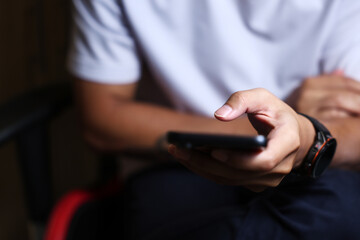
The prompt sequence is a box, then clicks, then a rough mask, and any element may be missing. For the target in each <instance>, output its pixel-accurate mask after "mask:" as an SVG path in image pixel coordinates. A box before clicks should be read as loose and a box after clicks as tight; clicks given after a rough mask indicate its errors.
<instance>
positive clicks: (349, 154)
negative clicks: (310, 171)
mask: <svg viewBox="0 0 360 240" xmlns="http://www.w3.org/2000/svg"><path fill="white" fill-rule="evenodd" d="M288 103H289V104H290V105H291V106H292V107H293V108H294V109H295V110H296V111H298V112H301V113H305V114H307V115H310V116H313V117H315V118H317V119H318V120H319V121H321V122H322V123H323V124H324V125H325V126H326V127H327V128H328V129H329V130H330V132H331V133H332V135H333V136H334V137H335V138H336V139H337V142H338V147H337V151H336V153H335V156H334V159H333V161H332V166H334V167H346V168H350V169H354V167H355V168H359V166H360V148H359V146H360V128H359V124H360V83H359V82H358V81H356V80H353V79H351V78H348V77H346V76H345V75H344V74H343V73H341V71H340V72H339V71H337V72H335V73H333V74H327V75H321V76H317V77H310V78H308V79H306V80H305V81H304V82H303V84H302V85H301V86H300V87H299V88H298V89H296V90H295V91H294V93H293V94H292V95H291V96H290V97H289V99H288Z"/></svg>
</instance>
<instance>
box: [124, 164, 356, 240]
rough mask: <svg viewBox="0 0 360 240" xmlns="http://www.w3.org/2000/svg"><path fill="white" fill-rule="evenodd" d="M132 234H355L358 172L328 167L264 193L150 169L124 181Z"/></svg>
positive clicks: (221, 236) (173, 170) (218, 236)
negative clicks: (321, 173)
mask: <svg viewBox="0 0 360 240" xmlns="http://www.w3.org/2000/svg"><path fill="white" fill-rule="evenodd" d="M127 186H128V188H127V190H126V196H127V201H126V209H127V212H128V214H127V218H128V219H127V222H128V226H127V228H128V230H129V235H130V236H131V237H132V239H317V238H320V237H326V238H327V239H331V237H332V238H333V239H339V238H340V237H341V238H343V239H347V238H349V239H353V238H354V237H356V236H360V231H359V229H358V227H357V223H356V221H354V219H356V217H357V216H359V214H360V208H359V207H358V204H357V203H359V202H360V174H359V173H355V172H347V171H341V170H328V171H327V172H326V174H325V175H324V176H323V177H321V178H319V179H318V180H308V181H301V182H299V181H296V182H291V181H289V182H285V184H283V185H281V186H280V187H277V188H273V189H268V190H266V191H264V192H262V193H260V194H256V193H252V192H250V191H248V190H246V189H244V188H241V187H234V186H222V185H218V184H215V183H213V182H211V181H208V180H206V179H204V178H202V177H199V176H197V175H195V174H192V173H190V172H189V171H187V170H185V169H184V168H182V167H164V168H159V169H153V170H152V171H147V172H144V173H142V174H139V175H138V176H136V177H134V178H133V179H132V180H130V181H129V183H128V184H127Z"/></svg>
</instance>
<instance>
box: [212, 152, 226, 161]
mask: <svg viewBox="0 0 360 240" xmlns="http://www.w3.org/2000/svg"><path fill="white" fill-rule="evenodd" d="M211 156H212V157H213V158H215V159H217V160H219V161H221V162H226V161H227V160H228V159H229V155H228V154H227V153H225V152H224V151H218V150H214V151H212V152H211Z"/></svg>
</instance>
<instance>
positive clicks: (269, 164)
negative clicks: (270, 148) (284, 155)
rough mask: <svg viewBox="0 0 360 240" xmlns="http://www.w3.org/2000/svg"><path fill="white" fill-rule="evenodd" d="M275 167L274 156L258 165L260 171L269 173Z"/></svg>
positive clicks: (275, 160)
mask: <svg viewBox="0 0 360 240" xmlns="http://www.w3.org/2000/svg"><path fill="white" fill-rule="evenodd" d="M276 165H277V159H276V158H275V156H272V155H270V156H268V157H267V158H266V159H264V161H263V162H262V163H261V164H260V166H259V168H260V171H264V172H269V171H271V170H272V169H274V168H275V167H276Z"/></svg>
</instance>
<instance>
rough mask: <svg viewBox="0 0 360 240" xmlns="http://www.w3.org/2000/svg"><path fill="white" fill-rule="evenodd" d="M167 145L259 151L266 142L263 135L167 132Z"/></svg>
mask: <svg viewBox="0 0 360 240" xmlns="http://www.w3.org/2000/svg"><path fill="white" fill-rule="evenodd" d="M167 141H168V143H171V144H174V145H176V146H179V147H183V148H188V149H194V148H209V149H214V148H218V149H228V150H242V151H243V150H247V151H250V150H251V151H253V150H259V149H261V148H264V147H266V145H267V140H266V137H265V136H263V135H257V136H241V135H219V134H203V133H188V132H173V131H171V132H168V133H167Z"/></svg>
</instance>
